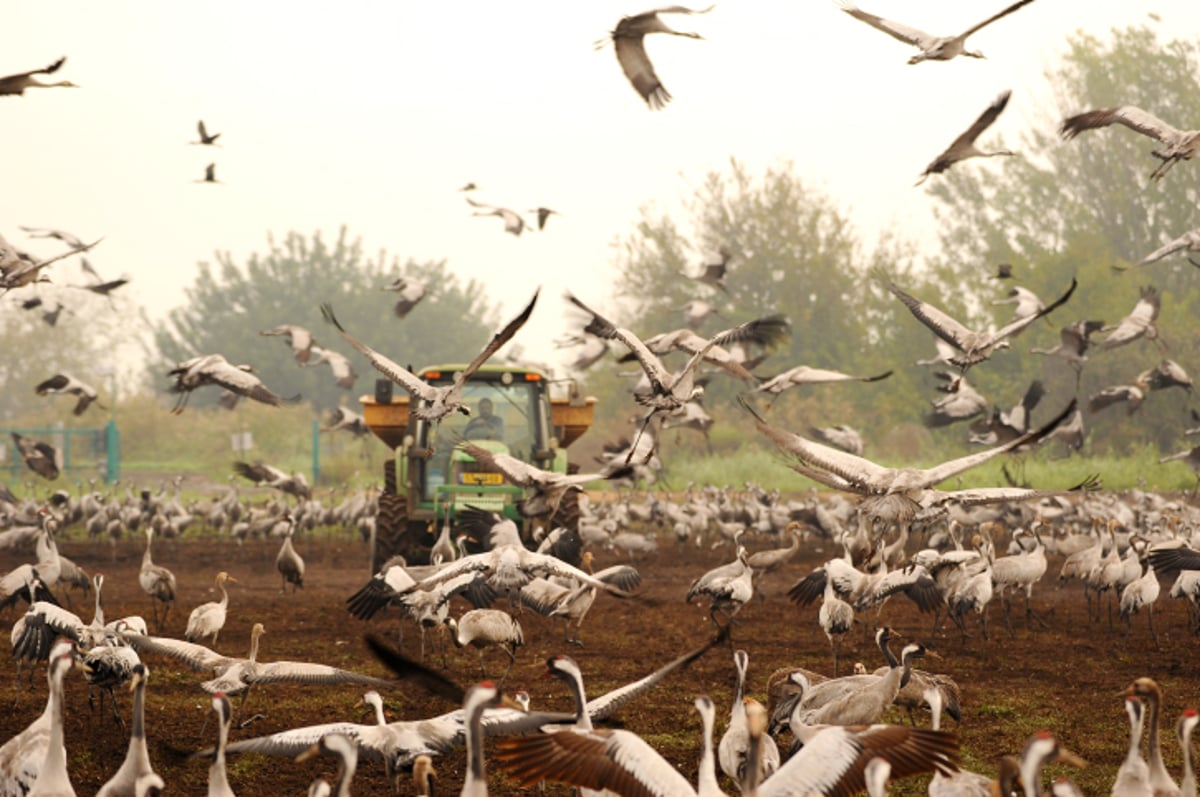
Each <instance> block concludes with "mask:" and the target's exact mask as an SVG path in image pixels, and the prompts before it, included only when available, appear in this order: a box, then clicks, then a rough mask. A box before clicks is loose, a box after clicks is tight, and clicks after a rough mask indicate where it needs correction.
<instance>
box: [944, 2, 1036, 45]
mask: <svg viewBox="0 0 1200 797" xmlns="http://www.w3.org/2000/svg"><path fill="white" fill-rule="evenodd" d="M1032 2H1033V0H1017V2H1015V3H1013V4H1012V5H1011V6H1009V7H1008V8H1006V9H1004V10H1003V11H1001V12H999V13H998V14H993V15H992V16H990V17H988V18H987V19H985V20H984V21H983V22H980V23H979V24H978V25H975V26H974V27H971V28H968V29H967V30H965V31H963V32H962V33H961V34H960V35H959V38H960V39H965V38H967V37H968V36H970V35H971V34H972V33H974V32H975V31H977V30H979V29H980V28H984V27H987V26H988V25H991V24H992V23H993V22H995V21H996V20H998V19H1000V18H1001V17H1007V16H1008V15H1009V14H1011V13H1012V12H1014V11H1016V10H1017V9H1018V8H1020V7H1021V6H1027V5H1029V4H1030V3H1032Z"/></svg>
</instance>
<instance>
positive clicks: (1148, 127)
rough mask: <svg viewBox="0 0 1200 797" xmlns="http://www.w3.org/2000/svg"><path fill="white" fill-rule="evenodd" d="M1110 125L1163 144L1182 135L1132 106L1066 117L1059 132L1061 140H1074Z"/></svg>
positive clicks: (1101, 109) (1102, 109) (1149, 114)
mask: <svg viewBox="0 0 1200 797" xmlns="http://www.w3.org/2000/svg"><path fill="white" fill-rule="evenodd" d="M1111 124H1119V125H1125V127H1128V128H1129V129H1130V130H1136V131H1137V132H1139V133H1141V134H1142V135H1144V136H1149V137H1150V138H1154V139H1157V140H1159V141H1161V142H1163V143H1164V144H1165V143H1169V142H1170V141H1172V140H1174V139H1177V138H1179V137H1180V136H1181V135H1183V134H1182V133H1181V132H1180V131H1179V130H1177V129H1176V128H1174V127H1172V126H1171V125H1169V124H1167V123H1166V122H1164V121H1163V120H1162V119H1159V118H1158V117H1157V116H1155V115H1154V114H1152V113H1147V112H1146V111H1143V110H1142V109H1141V108H1138V107H1135V106H1133V105H1123V106H1121V107H1120V108H1100V109H1097V110H1094V111H1084V112H1083V113H1080V114H1076V115H1074V116H1070V117H1067V118H1066V119H1065V120H1063V123H1062V127H1060V128H1059V132H1060V133H1061V134H1062V137H1063V138H1074V137H1075V136H1077V135H1079V134H1080V133H1082V132H1083V131H1084V130H1094V129H1096V128H1098V127H1108V126H1109V125H1111Z"/></svg>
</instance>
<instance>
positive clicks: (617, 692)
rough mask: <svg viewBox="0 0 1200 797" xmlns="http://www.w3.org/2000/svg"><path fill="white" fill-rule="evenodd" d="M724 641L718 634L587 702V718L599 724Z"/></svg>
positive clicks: (724, 635)
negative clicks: (641, 676) (660, 665)
mask: <svg viewBox="0 0 1200 797" xmlns="http://www.w3.org/2000/svg"><path fill="white" fill-rule="evenodd" d="M725 639H726V634H718V635H717V636H715V637H714V638H713V639H712V640H710V641H709V642H708V643H706V644H704V645H702V646H700V647H698V648H696V649H695V650H691V651H688V652H687V653H685V654H683V655H682V656H679V657H678V658H675V659H672V660H671V661H669V662H667V663H666V664H664V665H663V666H662V667H659V668H658V669H657V670H655V671H654V672H652V673H650V674H649V675H647V676H645V677H643V678H639V679H637V680H636V681H633V682H632V683H628V684H625V685H624V686H619V687H617V688H616V689H613V690H612V691H610V692H606V693H605V694H603V695H600V697H597V698H593V699H591V700H589V701H588V702H587V706H586V711H587V713H588V717H590V718H591V720H592V722H600V721H601V720H605V719H608V718H609V717H611V716H612V715H613V714H615V713H616V712H617V711H618V710H619V709H620V708H621V707H622V706H624V705H625V704H626V703H628V702H630V701H631V700H633V699H634V698H637V697H640V696H641V695H643V694H645V693H646V692H647V691H649V689H650V688H651V687H653V686H654V685H655V684H657V683H658V682H659V681H661V680H663V679H664V678H666V677H667V676H668V675H670V674H671V673H673V672H675V671H676V670H681V669H684V668H686V667H687V666H688V665H690V664H691V663H692V662H694V661H695V660H696V659H698V658H700V657H701V656H703V655H704V654H705V653H707V652H708V651H709V650H711V649H712V648H713V647H714V646H715V645H717V644H720V643H722V642H724V641H725Z"/></svg>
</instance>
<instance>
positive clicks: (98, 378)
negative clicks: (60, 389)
mask: <svg viewBox="0 0 1200 797" xmlns="http://www.w3.org/2000/svg"><path fill="white" fill-rule="evenodd" d="M35 298H36V299H40V300H41V304H40V305H38V306H36V307H32V308H30V309H28V310H22V309H21V304H22V303H23V302H25V301H27V300H30V299H35ZM5 303H6V304H7V305H8V307H6V308H5V311H4V312H3V314H0V349H3V351H4V357H3V359H2V360H0V382H2V383H3V384H4V385H5V386H6V389H5V390H4V391H3V394H2V395H0V417H3V418H5V419H6V420H7V421H8V422H9V423H14V422H16V419H18V418H20V417H23V416H29V415H30V413H32V415H33V416H37V417H45V416H46V415H49V417H54V418H61V419H63V420H67V419H71V417H72V416H71V412H70V410H71V407H72V406H73V404H71V403H69V402H68V401H67V399H55V398H53V397H50V398H41V397H39V396H36V395H34V392H33V388H34V386H35V385H37V384H38V383H40V382H42V381H43V380H45V379H48V378H50V377H51V376H53V375H55V374H57V373H63V372H65V373H69V374H71V375H73V376H75V377H76V378H78V379H80V380H82V381H84V382H87V383H90V384H91V385H92V386H94V387H95V388H97V390H99V391H100V396H101V398H100V400H101V402H102V403H104V404H109V403H110V402H111V400H112V399H111V397H109V395H108V387H109V381H110V380H109V379H107V378H106V377H107V376H108V375H115V374H116V373H117V366H118V362H119V361H120V359H121V355H122V353H126V354H128V353H129V352H128V351H127V350H129V349H134V348H136V346H137V340H136V337H135V335H136V332H135V330H136V329H137V326H136V325H131V324H129V323H127V319H128V318H129V317H130V316H131V315H133V311H132V309H131V307H130V302H129V300H127V299H126V298H125V297H123V296H120V295H117V296H114V297H113V300H112V303H110V302H109V301H108V300H106V299H104V298H101V297H99V296H96V295H94V294H91V293H87V292H86V291H79V290H69V289H67V288H66V287H58V286H53V285H41V284H39V285H36V286H29V287H25V288H20V289H18V290H15V291H10V292H9V293H8V294H7V295H6V300H5ZM60 304H61V305H62V308H61V309H60V310H58V312H57V315H56V317H55V316H52V317H53V318H54V324H53V325H51V324H50V323H48V322H47V321H46V320H45V316H46V314H54V313H55V310H56V308H58V306H59V305H60ZM58 402H61V403H58ZM45 409H50V412H49V413H45V414H44V413H43V412H42V411H43V410H45ZM59 410H61V412H60V411H59ZM102 413H103V411H102V410H97V409H96V408H93V409H91V410H89V411H88V412H87V413H86V414H85V415H83V416H82V417H80V418H79V419H78V420H77V421H73V422H70V423H68V425H72V426H79V425H85V426H98V425H102V424H103V420H98V418H100V415H101V414H102Z"/></svg>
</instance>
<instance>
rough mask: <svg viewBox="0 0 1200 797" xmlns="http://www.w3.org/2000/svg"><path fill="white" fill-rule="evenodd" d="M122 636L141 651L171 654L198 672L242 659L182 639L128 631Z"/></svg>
mask: <svg viewBox="0 0 1200 797" xmlns="http://www.w3.org/2000/svg"><path fill="white" fill-rule="evenodd" d="M122 637H123V638H124V639H125V641H126V642H128V643H129V644H130V645H132V646H133V648H134V649H135V650H137V651H138V652H139V653H140V652H141V651H149V652H151V653H158V654H160V655H163V656H169V657H170V658H172V659H175V660H176V661H181V662H183V663H184V664H186V665H187V666H189V667H191V668H192V669H193V670H196V671H197V672H204V671H216V670H217V669H220V668H222V667H226V666H228V665H230V664H235V663H237V662H238V661H240V659H231V658H229V657H228V656H222V655H221V654H219V653H217V652H216V651H213V650H210V649H209V648H206V647H204V646H203V645H196V644H194V643H192V642H184V641H183V640H181V639H172V638H170V637H157V636H143V635H141V634H128V633H127V634H122Z"/></svg>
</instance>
